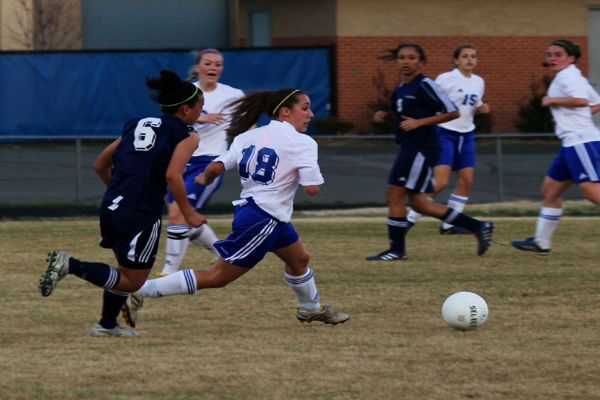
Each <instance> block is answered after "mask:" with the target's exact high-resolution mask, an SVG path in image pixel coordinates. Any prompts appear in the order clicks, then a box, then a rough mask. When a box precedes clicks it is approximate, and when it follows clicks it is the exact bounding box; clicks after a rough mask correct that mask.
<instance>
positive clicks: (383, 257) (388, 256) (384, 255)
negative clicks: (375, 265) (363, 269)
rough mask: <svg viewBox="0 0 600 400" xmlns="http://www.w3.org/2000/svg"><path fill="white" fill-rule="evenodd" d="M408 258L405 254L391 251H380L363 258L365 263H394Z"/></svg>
mask: <svg viewBox="0 0 600 400" xmlns="http://www.w3.org/2000/svg"><path fill="white" fill-rule="evenodd" d="M406 259H408V256H407V255H406V254H405V253H398V252H396V251H393V250H386V251H382V252H381V253H379V254H377V255H374V256H368V257H366V258H365V260H367V261H394V260H406Z"/></svg>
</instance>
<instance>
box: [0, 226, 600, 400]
mask: <svg viewBox="0 0 600 400" xmlns="http://www.w3.org/2000/svg"><path fill="white" fill-rule="evenodd" d="M229 223H230V221H229V220H228V219H214V220H213V221H212V224H213V226H214V227H215V229H216V231H217V234H219V235H220V236H221V237H222V236H224V235H225V234H226V233H227V231H228V228H229ZM534 225H535V219H534V218H528V219H510V220H501V221H498V229H497V233H496V241H497V242H498V243H497V244H496V245H495V246H493V247H492V249H491V250H490V252H489V253H488V254H486V255H485V256H484V257H477V256H476V255H475V248H476V244H475V240H474V238H472V237H470V236H462V235H461V236H454V237H448V236H440V235H438V234H437V226H438V225H437V222H433V221H430V220H423V221H422V222H420V223H419V224H418V225H417V226H416V227H415V228H413V230H412V231H411V233H410V236H409V239H408V243H409V256H410V259H409V260H408V261H404V262H390V263H372V262H371V263H370V262H366V261H363V260H364V256H366V255H369V254H372V253H374V252H377V251H380V250H382V249H383V248H384V247H385V245H386V226H385V217H380V216H377V217H353V216H344V217H341V218H337V217H333V216H331V217H327V218H322V217H321V216H319V217H317V218H306V219H298V220H297V221H296V227H297V228H298V230H299V232H300V233H301V235H302V237H303V240H304V241H305V243H306V244H307V247H308V249H309V251H310V252H311V254H312V257H313V266H314V268H315V271H316V279H317V284H318V286H319V289H320V292H321V297H322V299H323V301H324V302H330V303H332V304H333V305H334V306H336V307H338V308H340V309H343V310H344V311H347V312H348V313H349V314H350V315H351V320H350V321H349V322H348V323H346V324H344V325H339V326H335V327H331V326H323V325H318V324H315V323H313V324H310V325H308V324H306V325H303V324H299V323H298V322H297V321H296V320H295V318H294V310H295V300H294V296H293V293H292V291H291V290H290V289H289V288H288V287H287V286H286V285H285V283H284V281H283V277H282V266H281V264H280V262H279V261H278V260H277V259H276V258H275V257H273V256H269V257H267V259H266V260H265V261H264V262H263V263H262V264H260V265H259V266H258V267H257V268H255V270H254V271H252V272H251V273H249V274H247V275H246V276H244V277H243V278H242V279H240V280H239V281H237V282H234V283H233V284H232V285H230V286H229V287H227V288H224V289H220V290H212V291H211V290H207V291H203V292H198V293H197V294H196V295H194V296H177V297H170V298H163V299H149V300H148V301H147V303H146V306H145V308H144V309H143V310H142V312H143V314H142V317H141V318H142V319H141V321H140V327H139V333H140V337H138V338H133V339H114V338H92V337H90V336H89V328H90V327H91V326H92V324H93V323H95V322H96V320H97V318H98V316H99V310H100V306H101V291H100V290H99V289H97V288H94V287H92V286H91V285H90V284H88V283H86V282H83V281H81V280H79V279H76V278H74V277H67V278H66V279H65V280H64V281H63V282H61V283H60V284H59V287H58V288H57V290H56V291H55V292H54V294H53V295H52V296H50V297H49V298H42V297H41V296H40V295H39V293H38V292H37V281H38V278H39V275H40V274H41V272H42V271H43V270H44V268H45V257H46V252H47V251H48V250H50V249H53V248H57V247H58V248H64V249H66V250H69V251H70V252H72V253H73V254H74V255H76V256H77V257H81V258H83V259H89V260H100V261H105V262H111V263H112V262H113V260H112V257H111V254H110V252H108V251H106V250H102V249H101V248H99V247H98V246H97V242H98V228H97V221H96V220H93V219H90V220H64V221H56V220H55V221H14V222H11V221H9V222H1V223H0V248H1V253H2V255H3V269H2V270H3V275H2V276H3V279H2V281H1V282H0V297H1V298H2V301H3V308H2V316H3V318H2V329H1V330H0V342H1V345H0V355H1V357H0V368H1V370H2V373H1V374H0V398H2V399H11V400H12V399H58V398H60V399H65V400H70V399H78V400H82V399H124V400H125V399H127V400H131V399H140V400H141V399H143V400H148V399H199V398H201V399H399V398H402V399H440V400H442V399H443V400H448V399H486V400H487V399H511V400H512V399H528V400H535V399H544V400H546V399H565V398H569V399H581V400H589V399H591V398H600V387H599V385H598V383H597V377H598V376H600V365H599V364H598V362H597V361H598V357H599V356H600V339H599V337H598V331H599V330H600V313H599V312H598V298H599V295H600V288H599V287H598V281H599V278H600V272H598V259H599V258H600V249H599V248H598V245H597V243H598V238H599V237H600V220H599V219H591V218H586V219H576V218H564V219H563V221H562V222H561V226H560V227H559V230H558V232H557V235H556V240H555V246H554V249H553V253H552V254H551V255H550V256H548V257H540V256H537V255H534V254H530V253H522V252H518V251H516V250H513V249H512V248H510V247H506V246H504V245H503V244H507V243H508V242H509V241H510V240H513V239H516V238H523V237H526V236H530V235H531V233H532V232H533V229H534ZM163 245H164V236H163V243H161V252H160V253H159V258H160V257H161V256H162V254H163V251H162V250H163V247H162V246H163ZM162 261H163V259H162V258H160V259H159V260H158V262H157V265H156V268H157V269H159V268H160V267H161V266H162ZM209 263H210V258H209V256H208V254H207V253H206V252H205V251H204V250H198V249H196V248H192V249H190V251H189V257H188V258H187V265H190V266H193V267H199V266H207V265H209ZM459 290H469V291H474V292H477V293H479V294H480V295H482V296H483V297H484V298H485V299H486V301H487V302H488V304H489V306H490V318H489V320H488V322H487V323H486V325H484V327H483V328H482V329H480V330H477V331H472V332H459V331H455V330H452V329H451V328H449V327H447V326H446V325H445V324H444V322H443V320H442V318H441V305H442V302H443V301H444V299H445V298H446V296H448V295H450V294H452V293H453V292H456V291H459Z"/></svg>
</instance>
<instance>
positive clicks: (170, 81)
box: [39, 70, 206, 336]
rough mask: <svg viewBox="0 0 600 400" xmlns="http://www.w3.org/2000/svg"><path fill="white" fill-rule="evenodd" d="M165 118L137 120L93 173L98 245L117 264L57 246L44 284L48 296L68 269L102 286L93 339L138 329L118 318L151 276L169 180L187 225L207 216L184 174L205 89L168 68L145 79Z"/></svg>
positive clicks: (195, 144)
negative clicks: (99, 193) (99, 192)
mask: <svg viewBox="0 0 600 400" xmlns="http://www.w3.org/2000/svg"><path fill="white" fill-rule="evenodd" d="M146 83H147V86H148V88H149V89H150V90H152V91H154V92H155V96H154V100H156V101H157V102H158V103H160V105H161V109H162V112H163V115H162V116H160V117H147V118H142V119H133V120H130V121H128V122H127V123H125V125H124V127H123V134H122V135H121V137H119V138H118V139H116V140H115V141H114V142H112V143H111V144H110V145H108V146H107V147H106V148H105V149H104V150H103V151H102V152H101V154H100V155H99V156H98V158H97V160H96V162H95V164H94V170H95V171H96V173H97V174H98V176H99V177H100V179H102V181H103V182H104V183H106V184H107V189H106V192H105V194H104V197H103V199H102V205H101V207H100V234H101V237H102V240H101V242H100V246H102V247H104V248H107V249H112V250H113V252H114V254H115V257H116V260H117V263H118V268H114V267H112V266H110V265H108V264H104V263H100V262H88V261H81V260H78V259H76V258H74V257H72V256H71V255H70V254H69V253H67V252H65V251H61V250H54V251H53V252H51V253H50V255H49V259H48V268H47V270H46V272H45V273H44V274H43V275H42V278H41V279H40V283H39V289H40V291H41V293H42V296H49V295H50V294H52V292H53V291H54V289H55V288H56V285H57V283H58V282H59V281H60V280H62V279H63V278H64V277H65V276H67V275H68V274H72V275H75V276H77V277H79V278H81V279H84V280H86V281H88V282H90V283H92V284H94V285H96V286H99V287H101V288H103V289H104V298H103V306H102V316H101V318H100V321H99V322H98V323H97V324H96V325H95V326H94V327H93V328H92V330H91V334H92V336H136V335H137V332H136V331H135V330H130V329H127V328H123V327H121V326H120V325H118V323H117V317H118V315H119V311H120V310H121V307H122V305H123V304H124V303H125V301H126V300H127V296H128V293H129V292H134V291H136V290H138V289H139V288H140V287H141V286H142V285H143V283H144V282H145V281H146V279H147V277H148V275H149V274H150V270H151V268H152V265H153V264H154V260H155V258H156V252H157V249H158V242H159V237H160V227H161V216H162V210H163V206H164V197H165V194H166V192H167V184H168V185H169V187H170V188H171V191H172V193H173V196H174V198H175V201H176V202H177V204H178V205H179V207H180V209H181V212H182V214H183V216H184V218H185V221H186V222H187V223H188V224H189V225H190V226H194V227H197V226H200V225H202V224H204V223H205V222H206V219H205V218H204V217H203V216H202V215H200V214H198V213H197V212H196V210H195V209H194V208H193V207H192V206H191V205H190V203H189V202H188V199H187V193H186V190H185V184H184V182H183V177H182V174H183V171H184V169H185V166H186V163H187V161H188V160H189V159H190V157H191V155H192V153H193V152H194V150H196V148H197V147H198V142H199V139H198V135H197V134H196V132H195V131H193V129H190V128H191V127H190V125H189V124H193V123H194V122H195V121H197V120H198V117H199V116H200V111H201V110H202V105H203V102H204V100H203V97H202V91H201V90H200V89H199V88H198V87H196V86H195V85H193V84H192V83H189V82H185V81H182V80H181V79H180V78H179V77H178V76H177V74H175V73H173V72H171V71H167V70H163V71H161V73H160V77H157V78H150V79H148V80H147V81H146Z"/></svg>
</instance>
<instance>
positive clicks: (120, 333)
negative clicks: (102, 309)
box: [90, 324, 138, 337]
mask: <svg viewBox="0 0 600 400" xmlns="http://www.w3.org/2000/svg"><path fill="white" fill-rule="evenodd" d="M90 335H92V336H95V337H100V336H115V337H135V336H137V335H138V333H137V332H136V331H134V330H133V329H126V328H123V327H122V326H120V325H117V326H115V327H114V328H111V329H108V328H105V327H103V326H102V325H100V324H96V325H94V326H93V327H92V331H91V332H90Z"/></svg>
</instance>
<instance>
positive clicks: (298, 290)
mask: <svg viewBox="0 0 600 400" xmlns="http://www.w3.org/2000/svg"><path fill="white" fill-rule="evenodd" d="M283 275H284V276H285V281H286V283H287V284H288V286H289V287H291V288H292V290H293V291H294V293H295V294H296V298H297V299H298V307H300V308H301V309H303V310H309V311H317V310H319V309H320V308H321V303H320V300H321V297H320V296H319V291H318V290H317V285H316V283H315V277H314V274H313V270H312V269H311V268H310V267H309V268H308V271H306V273H305V274H304V275H301V276H292V275H288V274H286V273H285V272H284V273H283Z"/></svg>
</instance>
